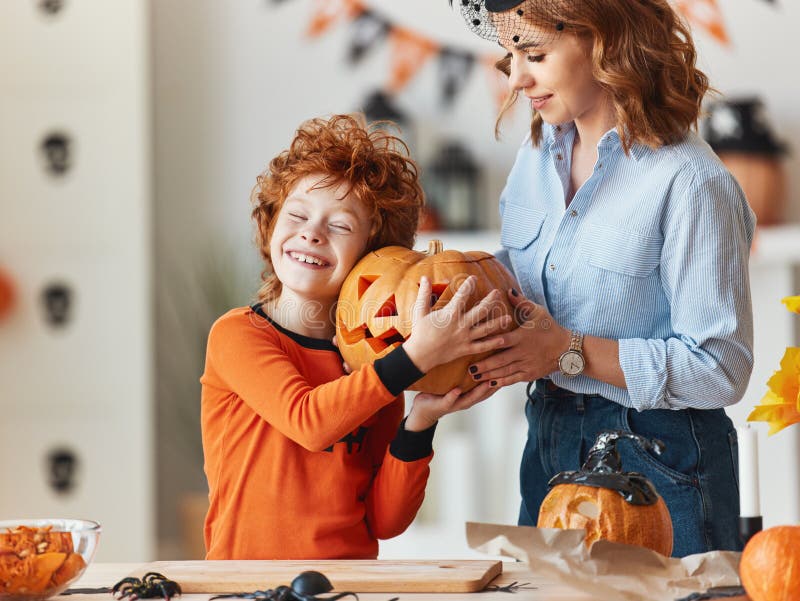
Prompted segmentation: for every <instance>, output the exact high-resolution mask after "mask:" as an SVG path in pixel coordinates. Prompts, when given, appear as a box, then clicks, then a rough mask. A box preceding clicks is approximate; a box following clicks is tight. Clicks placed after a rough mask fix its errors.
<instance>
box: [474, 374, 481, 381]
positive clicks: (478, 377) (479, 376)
mask: <svg viewBox="0 0 800 601" xmlns="http://www.w3.org/2000/svg"><path fill="white" fill-rule="evenodd" d="M472 377H473V378H475V379H476V380H480V379H481V378H482V377H483V374H475V375H474V376H472Z"/></svg>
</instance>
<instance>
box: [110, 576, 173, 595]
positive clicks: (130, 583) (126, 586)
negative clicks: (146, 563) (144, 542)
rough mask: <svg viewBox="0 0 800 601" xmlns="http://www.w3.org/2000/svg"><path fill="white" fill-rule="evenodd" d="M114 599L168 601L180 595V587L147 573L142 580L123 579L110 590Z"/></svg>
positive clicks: (171, 581) (165, 578)
mask: <svg viewBox="0 0 800 601" xmlns="http://www.w3.org/2000/svg"><path fill="white" fill-rule="evenodd" d="M111 592H112V593H113V595H114V597H116V598H117V599H123V598H125V597H128V599H129V600H130V601H133V600H134V599H152V598H155V597H162V598H163V599H164V601H169V600H170V599H171V598H172V597H174V596H176V595H180V594H181V585H180V584H178V583H177V582H175V581H174V580H169V579H167V577H166V576H163V575H162V574H159V573H158V572H147V574H145V575H144V576H142V578H132V577H128V578H123V579H122V580H120V581H119V582H117V583H116V584H115V585H114V586H113V587H112V589H111Z"/></svg>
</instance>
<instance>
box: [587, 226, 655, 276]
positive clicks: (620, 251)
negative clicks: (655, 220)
mask: <svg viewBox="0 0 800 601" xmlns="http://www.w3.org/2000/svg"><path fill="white" fill-rule="evenodd" d="M583 240H584V254H585V256H586V260H587V262H588V263H589V265H591V266H593V267H597V268H599V269H604V270H606V271H612V272H614V273H619V274H622V275H627V276H631V277H634V278H646V277H647V276H649V275H650V274H651V273H653V270H655V268H656V267H658V264H659V263H660V261H661V248H662V246H663V244H664V239H663V238H661V237H660V236H647V235H644V234H640V233H638V232H632V231H629V230H623V229H621V228H617V227H614V226H609V225H598V224H592V225H590V226H589V227H588V228H587V230H586V233H585V235H584V236H583Z"/></svg>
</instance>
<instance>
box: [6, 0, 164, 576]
mask: <svg viewBox="0 0 800 601" xmlns="http://www.w3.org/2000/svg"><path fill="white" fill-rule="evenodd" d="M147 9H148V6H147V4H146V3H145V2H142V1H140V0H113V1H112V2H109V1H107V0H7V1H4V2H2V3H0V132H2V134H0V206H2V211H1V212H0V266H2V268H3V271H4V273H5V274H6V278H7V280H8V281H9V282H10V283H11V285H12V287H13V290H14V303H13V306H12V307H11V309H10V310H8V311H6V313H5V315H4V318H3V320H2V322H0V416H2V417H0V516H2V517H3V519H13V518H15V517H20V518H27V517H69V518H86V519H93V520H97V521H99V522H100V523H101V524H102V526H103V534H102V535H101V539H100V544H99V547H98V554H97V557H98V559H99V560H101V561H109V560H113V561H139V560H142V559H146V558H150V557H152V556H153V552H154V539H155V527H154V519H153V515H154V511H153V510H154V495H153V492H154V484H153V473H154V470H153V453H152V449H153V436H152V430H153V424H152V406H151V403H152V363H153V349H152V326H151V324H152V309H151V304H152V303H151V265H150V262H151V225H150V218H151V206H150V205H151V195H152V194H151V187H152V181H151V173H150V171H151V149H150V144H151V135H150V132H151V128H150V109H149V107H150V99H149V94H150V79H149V77H150V74H149V73H150V69H149V56H150V53H149V33H148V31H149V27H150V26H149V20H148V19H149V14H148V10H147Z"/></svg>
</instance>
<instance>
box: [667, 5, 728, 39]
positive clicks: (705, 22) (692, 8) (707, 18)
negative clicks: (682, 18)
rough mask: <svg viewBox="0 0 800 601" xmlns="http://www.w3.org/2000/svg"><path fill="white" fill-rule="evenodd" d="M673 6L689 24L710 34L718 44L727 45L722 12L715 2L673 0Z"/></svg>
mask: <svg viewBox="0 0 800 601" xmlns="http://www.w3.org/2000/svg"><path fill="white" fill-rule="evenodd" d="M674 1H675V6H676V7H677V9H678V10H679V11H681V12H682V13H683V14H684V15H686V18H687V19H689V22H690V23H693V24H695V25H698V26H700V27H702V28H703V29H704V30H706V31H707V32H708V33H710V34H711V35H712V36H713V37H714V39H716V40H717V41H718V42H719V43H720V44H723V45H726V46H727V45H728V44H729V43H730V39H729V38H728V33H727V32H726V31H725V23H724V22H723V20H722V11H721V10H720V8H719V6H718V5H717V0H674Z"/></svg>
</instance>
